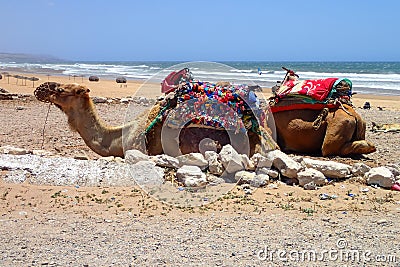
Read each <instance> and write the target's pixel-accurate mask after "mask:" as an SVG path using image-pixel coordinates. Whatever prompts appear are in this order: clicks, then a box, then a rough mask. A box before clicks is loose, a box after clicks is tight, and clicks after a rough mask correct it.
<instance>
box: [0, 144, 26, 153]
mask: <svg viewBox="0 0 400 267" xmlns="http://www.w3.org/2000/svg"><path fill="white" fill-rule="evenodd" d="M0 152H1V153H3V154H9V155H26V154H29V151H28V150H26V149H23V148H19V147H13V146H9V145H6V146H2V147H0Z"/></svg>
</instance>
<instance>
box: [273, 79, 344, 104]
mask: <svg viewBox="0 0 400 267" xmlns="http://www.w3.org/2000/svg"><path fill="white" fill-rule="evenodd" d="M337 79H338V78H327V79H319V80H305V81H298V80H289V81H287V82H285V83H284V84H283V85H282V86H281V88H280V89H279V90H278V91H277V92H276V93H277V95H278V97H279V98H282V97H285V96H287V95H306V96H309V97H312V98H313V99H315V100H318V101H323V100H325V99H326V97H327V96H328V95H329V93H330V91H331V90H332V87H333V84H334V83H335V81H336V80H337Z"/></svg>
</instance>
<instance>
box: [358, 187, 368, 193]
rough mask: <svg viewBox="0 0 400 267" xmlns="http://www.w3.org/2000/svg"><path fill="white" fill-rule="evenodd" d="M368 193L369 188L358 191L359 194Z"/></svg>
mask: <svg viewBox="0 0 400 267" xmlns="http://www.w3.org/2000/svg"><path fill="white" fill-rule="evenodd" d="M368 191H369V188H362V189H360V192H362V193H367V192H368Z"/></svg>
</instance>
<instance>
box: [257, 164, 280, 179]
mask: <svg viewBox="0 0 400 267" xmlns="http://www.w3.org/2000/svg"><path fill="white" fill-rule="evenodd" d="M256 174H267V175H268V176H269V177H270V178H272V179H276V178H278V177H279V172H278V171H276V170H273V169H270V168H266V167H263V168H257V170H256Z"/></svg>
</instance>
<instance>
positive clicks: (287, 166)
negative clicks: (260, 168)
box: [267, 150, 303, 178]
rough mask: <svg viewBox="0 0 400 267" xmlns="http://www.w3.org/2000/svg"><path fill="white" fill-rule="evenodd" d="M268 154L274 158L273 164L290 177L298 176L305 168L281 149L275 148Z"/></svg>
mask: <svg viewBox="0 0 400 267" xmlns="http://www.w3.org/2000/svg"><path fill="white" fill-rule="evenodd" d="M267 156H268V158H270V159H272V165H273V166H274V167H275V168H277V169H278V170H279V171H280V172H281V173H282V175H284V176H286V177H288V178H297V173H298V172H299V171H300V170H301V169H302V168H303V167H302V166H301V164H300V163H298V162H296V161H294V160H293V159H292V158H290V157H289V156H288V155H286V154H285V153H283V152H282V151H280V150H273V151H271V152H269V153H268V155H267Z"/></svg>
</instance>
